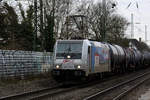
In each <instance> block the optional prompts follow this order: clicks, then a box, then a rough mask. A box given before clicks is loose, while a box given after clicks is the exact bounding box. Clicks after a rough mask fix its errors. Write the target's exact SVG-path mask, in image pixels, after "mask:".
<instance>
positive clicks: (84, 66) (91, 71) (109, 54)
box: [52, 40, 150, 81]
mask: <svg viewBox="0 0 150 100" xmlns="http://www.w3.org/2000/svg"><path fill="white" fill-rule="evenodd" d="M148 65H150V53H149V52H144V53H142V52H140V51H139V50H137V49H136V48H131V47H130V48H123V47H121V46H119V45H116V44H109V43H102V42H96V41H89V40H58V41H57V42H56V44H55V47H54V64H53V69H52V76H53V77H54V79H56V80H58V81H60V80H66V79H69V80H72V79H73V80H74V79H83V78H86V77H89V76H93V75H98V76H99V77H102V75H103V74H104V73H124V72H127V71H131V70H136V69H138V68H140V67H143V66H148Z"/></svg>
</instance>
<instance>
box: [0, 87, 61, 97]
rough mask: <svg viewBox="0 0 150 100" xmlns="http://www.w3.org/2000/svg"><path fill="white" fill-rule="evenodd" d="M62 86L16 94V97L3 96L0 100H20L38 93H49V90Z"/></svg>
mask: <svg viewBox="0 0 150 100" xmlns="http://www.w3.org/2000/svg"><path fill="white" fill-rule="evenodd" d="M60 86H61V85H58V86H55V87H51V88H43V89H39V90H35V91H29V92H24V93H19V94H14V95H8V96H3V97H0V100H10V99H15V98H19V97H22V96H28V95H31V94H37V93H40V92H43V91H48V90H53V89H56V88H59V87H60Z"/></svg>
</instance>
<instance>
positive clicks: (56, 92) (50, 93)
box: [0, 71, 150, 100]
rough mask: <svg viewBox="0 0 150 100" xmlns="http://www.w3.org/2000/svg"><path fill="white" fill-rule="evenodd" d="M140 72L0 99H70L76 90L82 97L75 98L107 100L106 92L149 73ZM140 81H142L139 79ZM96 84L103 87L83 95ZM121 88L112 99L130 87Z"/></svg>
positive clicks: (117, 97)
mask: <svg viewBox="0 0 150 100" xmlns="http://www.w3.org/2000/svg"><path fill="white" fill-rule="evenodd" d="M141 72H142V71H141ZM141 72H135V73H134V74H132V75H128V74H127V75H122V76H113V77H108V78H106V79H104V80H101V81H95V82H91V83H85V84H80V85H76V86H71V87H68V88H66V87H62V85H61V86H57V87H53V88H46V89H41V90H38V91H31V92H26V93H22V94H17V95H12V96H6V97H0V100H43V99H44V100H45V99H46V100H49V99H55V100H56V99H57V100H70V98H74V97H76V96H77V95H74V96H71V97H70V96H69V95H70V94H72V95H73V93H72V92H77V93H78V94H81V95H82V97H78V98H77V99H82V100H83V99H84V100H96V99H98V100H104V99H107V100H108V99H109V100H112V98H111V99H110V98H103V97H108V94H109V95H111V92H113V91H115V90H116V89H117V88H118V87H120V88H121V86H122V85H126V83H129V82H134V81H135V80H136V79H140V78H142V77H144V76H145V77H146V76H148V75H149V74H150V72H148V71H143V72H144V73H145V74H141ZM143 72H142V73H143ZM136 75H139V76H138V77H136V78H134V79H130V80H128V79H129V78H131V77H133V76H136ZM149 76H150V75H149ZM125 77H126V78H125ZM122 78H123V79H122ZM120 79H121V80H120ZM124 79H126V80H128V81H125V82H122V81H123V80H124ZM145 80H146V78H145ZM116 81H117V82H116ZM138 81H140V80H138ZM138 81H135V83H139V82H138ZM114 82H115V84H118V83H119V84H118V85H115V86H114V84H112V83H114ZM140 82H142V81H140ZM143 82H144V81H143ZM135 83H133V84H134V85H136V84H135ZM108 84H109V85H110V84H111V85H110V86H109V85H108ZM133 84H132V86H134V85H133ZM96 85H100V87H101V86H102V87H103V88H102V89H99V88H96V89H99V92H97V93H94V92H93V93H94V94H93V95H91V94H92V93H89V94H88V95H90V96H88V95H87V94H86V95H85V96H84V93H83V92H81V91H87V90H86V89H88V88H90V89H93V87H95V86H96ZM103 85H105V86H103ZM111 86H112V87H111ZM108 87H109V88H108ZM120 88H119V90H121V89H120ZM84 89H85V90H84ZM123 89H124V91H118V92H117V95H116V94H115V95H113V96H112V95H111V96H112V97H113V98H114V100H119V99H120V98H121V97H122V96H124V95H125V93H127V91H128V90H129V89H130V88H129V86H125V87H124V88H123ZM88 90H89V89H88ZM79 91H80V92H79ZM91 91H93V90H91ZM125 91H126V92H125ZM108 92H109V93H108ZM86 93H87V92H86ZM64 94H65V97H64V98H61V96H62V95H64ZM85 97H86V98H85ZM100 98H101V99H100Z"/></svg>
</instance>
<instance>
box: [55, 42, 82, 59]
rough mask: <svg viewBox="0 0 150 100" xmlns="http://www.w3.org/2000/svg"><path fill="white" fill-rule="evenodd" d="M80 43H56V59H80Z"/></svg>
mask: <svg viewBox="0 0 150 100" xmlns="http://www.w3.org/2000/svg"><path fill="white" fill-rule="evenodd" d="M81 55H82V43H58V44H57V50H56V59H65V58H67V57H69V58H70V59H81Z"/></svg>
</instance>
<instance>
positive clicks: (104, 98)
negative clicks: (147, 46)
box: [83, 72, 150, 100]
mask: <svg viewBox="0 0 150 100" xmlns="http://www.w3.org/2000/svg"><path fill="white" fill-rule="evenodd" d="M148 79H150V72H147V73H144V74H142V75H139V76H137V77H134V78H132V79H130V80H127V81H124V82H122V83H119V84H117V85H115V86H112V87H109V88H106V89H104V90H102V91H99V92H97V93H94V94H92V95H90V96H87V97H86V98H84V99H83V100H121V99H122V98H123V97H124V96H125V95H127V94H128V93H129V92H130V91H132V90H133V89H134V88H136V87H137V86H139V85H141V84H142V83H144V82H145V81H147V80H148Z"/></svg>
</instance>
